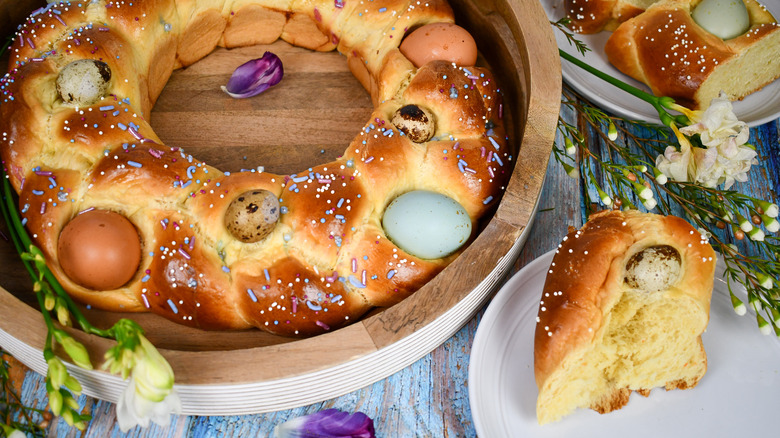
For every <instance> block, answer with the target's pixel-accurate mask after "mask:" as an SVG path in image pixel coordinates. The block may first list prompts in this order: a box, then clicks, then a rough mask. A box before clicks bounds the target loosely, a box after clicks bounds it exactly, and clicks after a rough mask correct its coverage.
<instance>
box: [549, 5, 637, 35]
mask: <svg viewBox="0 0 780 438" xmlns="http://www.w3.org/2000/svg"><path fill="white" fill-rule="evenodd" d="M634 1H635V2H632V1H629V0H564V2H563V7H564V10H565V12H566V16H567V17H568V18H569V19H570V20H571V23H570V24H569V27H570V28H571V29H572V30H573V31H574V32H577V33H582V34H591V33H598V32H601V31H602V30H608V31H611V30H615V28H616V27H617V26H618V25H620V23H622V22H624V21H626V20H628V19H629V18H632V17H635V16H637V15H639V14H641V13H642V12H644V10H645V3H652V0H634Z"/></svg>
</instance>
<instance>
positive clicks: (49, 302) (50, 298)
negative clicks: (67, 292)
mask: <svg viewBox="0 0 780 438" xmlns="http://www.w3.org/2000/svg"><path fill="white" fill-rule="evenodd" d="M56 303H57V300H56V298H54V295H52V294H45V295H44V296H43V307H44V308H45V309H46V310H48V311H49V312H51V311H52V310H53V309H54V305H55V304H56Z"/></svg>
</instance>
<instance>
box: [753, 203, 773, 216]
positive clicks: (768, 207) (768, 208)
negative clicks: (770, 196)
mask: <svg viewBox="0 0 780 438" xmlns="http://www.w3.org/2000/svg"><path fill="white" fill-rule="evenodd" d="M754 204H755V205H756V207H757V208H758V209H760V210H761V211H763V212H764V214H765V215H767V216H769V217H777V213H778V210H779V209H778V207H777V204H773V203H770V202H767V201H762V200H756V201H755V203H754Z"/></svg>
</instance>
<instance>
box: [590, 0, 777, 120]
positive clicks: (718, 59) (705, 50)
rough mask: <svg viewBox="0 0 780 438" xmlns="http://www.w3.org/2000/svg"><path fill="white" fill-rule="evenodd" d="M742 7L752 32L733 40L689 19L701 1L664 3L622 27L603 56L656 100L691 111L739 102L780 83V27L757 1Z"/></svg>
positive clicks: (611, 37) (747, 1) (668, 1)
mask: <svg viewBox="0 0 780 438" xmlns="http://www.w3.org/2000/svg"><path fill="white" fill-rule="evenodd" d="M578 1H582V0H578ZM744 2H745V6H746V8H747V13H748V17H749V28H748V30H747V31H746V32H744V33H742V34H741V35H739V36H737V37H735V38H730V39H726V40H724V39H722V38H720V37H718V36H716V35H714V34H713V33H711V32H709V31H708V30H706V29H705V28H703V27H702V26H700V25H699V24H697V22H696V21H695V20H694V19H693V17H692V15H691V14H692V12H693V11H694V10H695V8H696V7H697V6H698V5H699V4H701V3H702V0H661V1H658V2H657V3H654V4H653V5H652V6H650V7H648V8H647V10H646V11H644V12H643V13H641V14H639V15H637V16H635V17H633V18H631V19H630V20H627V21H625V22H624V23H622V24H621V25H620V26H618V27H617V29H615V31H614V32H613V33H612V35H611V36H610V37H609V39H608V40H607V43H606V45H605V47H604V51H605V53H606V55H607V58H608V59H609V62H610V63H612V65H614V66H615V67H616V68H617V69H618V70H620V71H621V72H623V73H625V74H626V75H628V76H631V77H632V78H634V79H636V80H638V81H640V82H643V83H645V84H646V85H647V86H649V87H650V89H651V90H652V92H653V94H655V95H656V96H669V97H671V98H673V99H675V101H677V103H680V104H682V105H684V106H686V107H688V108H691V109H704V108H706V107H707V106H709V104H710V101H711V100H712V99H714V98H716V97H718V96H719V95H720V93H721V91H722V92H724V93H725V96H726V97H727V98H728V99H729V100H732V101H733V100H740V99H742V98H744V97H745V96H747V95H748V94H751V93H753V92H755V91H758V90H760V89H761V88H763V87H764V86H766V85H767V84H769V83H771V82H772V81H774V80H776V79H778V78H780V24H778V23H777V20H776V19H775V17H773V16H772V14H771V13H770V12H769V11H768V10H767V9H766V8H765V7H764V6H763V5H761V4H759V3H758V2H757V1H756V0H744ZM727 18H728V17H726V18H724V19H727Z"/></svg>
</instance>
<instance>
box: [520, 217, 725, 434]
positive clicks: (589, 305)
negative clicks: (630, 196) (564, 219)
mask: <svg viewBox="0 0 780 438" xmlns="http://www.w3.org/2000/svg"><path fill="white" fill-rule="evenodd" d="M715 262H716V256H715V252H714V251H713V249H712V247H711V246H710V244H709V243H708V242H707V240H706V238H704V237H703V236H702V235H701V234H700V233H699V232H698V231H696V230H695V229H694V228H693V227H692V226H691V225H690V224H688V222H686V221H685V220H683V219H681V218H678V217H674V216H660V215H655V214H649V213H640V212H637V211H626V212H621V211H604V212H600V213H596V214H594V215H593V216H591V218H590V220H589V221H588V222H587V223H586V224H585V225H584V226H583V227H582V229H580V230H575V229H572V230H570V232H569V233H568V235H567V236H566V237H564V239H563V242H562V243H561V244H560V245H559V247H558V250H557V251H556V254H555V256H554V258H553V261H552V264H551V266H550V269H549V271H548V274H547V279H546V282H545V285H544V290H543V292H542V297H541V301H540V305H539V313H538V318H537V326H536V333H535V339H534V372H535V377H536V384H537V386H538V388H539V395H538V399H537V406H536V413H537V419H538V421H539V423H540V424H545V423H550V422H554V421H558V420H560V419H561V418H563V417H564V416H566V415H568V414H570V413H571V412H573V411H574V410H575V409H578V408H591V409H593V410H595V411H597V412H599V413H607V412H610V411H613V410H615V409H620V408H621V407H623V406H624V405H625V404H626V403H628V399H629V396H630V394H631V392H632V391H636V392H639V393H640V394H642V395H645V396H647V395H649V393H650V390H651V389H653V388H658V387H664V388H666V389H667V390H670V389H686V388H692V387H694V386H696V384H697V383H698V382H699V380H700V379H701V378H702V376H704V374H705V372H706V370H707V356H706V353H705V351H704V347H703V345H702V342H701V333H702V332H703V331H704V329H705V328H706V327H707V323H708V321H709V309H710V298H711V295H712V286H713V281H714V272H715Z"/></svg>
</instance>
